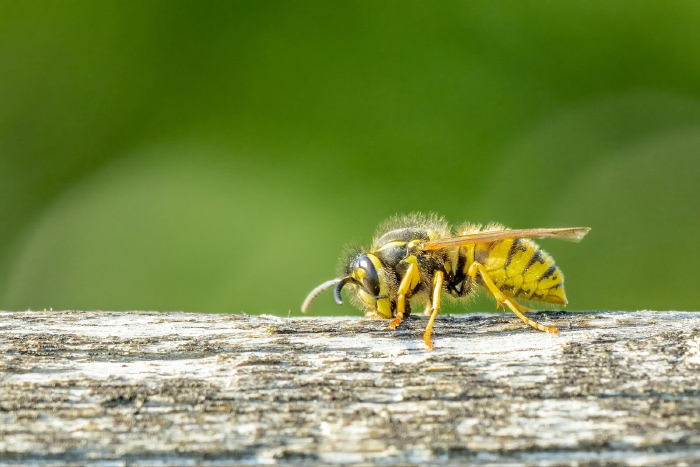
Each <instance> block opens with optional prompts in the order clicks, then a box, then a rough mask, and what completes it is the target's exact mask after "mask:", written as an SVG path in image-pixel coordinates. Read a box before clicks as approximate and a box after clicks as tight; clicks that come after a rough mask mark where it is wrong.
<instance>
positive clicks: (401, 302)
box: [389, 263, 418, 329]
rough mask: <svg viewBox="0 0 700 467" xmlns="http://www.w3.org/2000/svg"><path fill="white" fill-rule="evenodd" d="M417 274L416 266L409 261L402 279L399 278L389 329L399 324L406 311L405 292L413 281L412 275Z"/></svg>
mask: <svg viewBox="0 0 700 467" xmlns="http://www.w3.org/2000/svg"><path fill="white" fill-rule="evenodd" d="M417 274H418V267H417V266H416V265H415V264H413V263H411V264H410V265H409V266H408V270H407V271H406V275H405V276H403V279H401V284H399V294H398V297H396V317H395V318H394V320H393V321H392V322H391V324H389V329H396V326H398V325H399V324H401V321H402V320H403V314H404V312H405V311H406V294H407V293H408V291H409V290H410V289H411V283H412V282H413V281H414V277H413V276H414V275H417ZM417 283H418V280H416V284H417ZM414 287H415V286H414Z"/></svg>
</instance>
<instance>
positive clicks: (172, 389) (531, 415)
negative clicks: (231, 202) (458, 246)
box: [0, 311, 700, 466]
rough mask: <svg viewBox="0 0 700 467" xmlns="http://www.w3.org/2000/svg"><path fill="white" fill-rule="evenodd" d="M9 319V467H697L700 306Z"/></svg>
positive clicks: (1, 430) (5, 423)
mask: <svg viewBox="0 0 700 467" xmlns="http://www.w3.org/2000/svg"><path fill="white" fill-rule="evenodd" d="M533 317H534V318H535V319H537V320H538V321H541V322H543V323H546V324H548V325H556V326H559V327H560V330H561V333H560V334H559V335H549V334H545V333H540V332H536V331H533V330H531V329H528V328H526V327H525V326H524V325H523V323H522V322H520V320H518V319H517V318H516V317H514V316H511V315H510V314H492V315H460V316H441V317H439V318H438V320H437V321H436V326H435V331H434V341H435V345H436V350H435V351H433V352H429V351H426V350H425V347H424V345H423V343H422V341H421V337H422V332H423V330H424V328H425V325H426V323H427V319H426V318H422V317H420V318H418V317H415V318H414V317H412V318H410V319H408V320H406V322H405V323H403V324H402V325H401V327H400V328H399V329H398V330H397V331H388V330H387V329H386V323H384V322H380V321H372V320H365V319H357V318H298V319H296V318H293V319H281V318H276V317H270V316H241V315H204V314H184V313H145V312H130V313H111V312H77V311H51V312H22V313H8V312H3V313H0V464H3V465H6V464H18V463H32V464H35V465H37V464H38V465H44V464H64V463H75V464H81V465H142V464H149V465H152V464H158V465H162V464H197V465H214V464H216V465H221V464H259V463H272V464H282V465H302V464H303V465H314V464H316V465H328V464H346V463H364V464H370V465H371V464H381V465H421V466H423V465H433V464H436V463H437V464H442V465H462V464H464V463H467V462H468V463H471V464H477V465H491V464H497V465H502V464H509V465H510V464H512V465H523V464H524V465H544V466H547V465H579V466H582V465H601V464H602V465H650V464H657V465H677V464H679V463H683V462H685V463H686V464H687V465H693V464H697V463H700V371H699V370H700V314H698V313H681V312H635V313H623V312H591V313H580V314H579V313H563V312H555V313H534V314H533Z"/></svg>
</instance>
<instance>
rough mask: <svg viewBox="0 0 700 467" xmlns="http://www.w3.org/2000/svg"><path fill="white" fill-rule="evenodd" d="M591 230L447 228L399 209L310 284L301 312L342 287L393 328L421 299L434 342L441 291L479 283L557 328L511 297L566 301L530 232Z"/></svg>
mask: <svg viewBox="0 0 700 467" xmlns="http://www.w3.org/2000/svg"><path fill="white" fill-rule="evenodd" d="M589 230H590V229H589V228H588V227H570V228H555V229H524V230H510V229H507V228H505V227H503V226H502V225H499V224H489V225H487V226H486V227H483V228H482V226H481V225H475V224H470V223H466V224H464V225H462V226H460V227H459V228H457V229H452V228H451V227H450V226H449V225H448V223H447V222H446V221H445V220H444V219H443V218H442V217H439V216H437V215H435V214H430V215H424V214H420V213H414V214H411V215H408V216H397V217H394V218H392V219H389V220H388V221H386V222H384V223H383V224H381V225H380V227H379V228H378V229H377V233H376V234H375V236H374V241H373V242H372V246H371V247H370V248H369V249H365V248H352V249H350V250H349V251H348V253H347V254H346V255H345V257H344V260H343V261H342V272H341V274H340V277H338V278H336V279H333V280H330V281H327V282H324V283H323V284H321V285H319V286H318V287H316V288H315V289H313V290H312V291H311V292H310V293H309V295H308V296H307V297H306V300H304V303H303V304H302V306H301V310H302V312H304V313H306V312H307V311H308V309H309V307H310V306H311V302H312V301H313V300H314V299H315V298H316V297H317V296H318V295H319V294H320V293H321V292H323V291H324V290H327V289H330V288H331V287H333V288H334V298H335V301H336V303H337V304H338V305H342V304H343V299H342V296H341V291H342V290H343V289H344V288H345V289H346V290H348V291H349V292H350V296H351V300H352V302H353V303H354V304H355V305H356V306H357V307H358V308H360V309H362V310H363V311H364V313H365V316H366V317H369V318H380V319H386V320H391V323H390V325H389V328H390V329H395V328H396V327H397V326H398V325H399V324H400V323H401V321H402V320H403V319H404V318H405V317H407V316H409V314H410V313H411V307H412V305H414V306H415V305H419V304H421V303H425V304H426V306H425V310H424V314H425V315H428V316H430V318H429V320H428V325H427V328H426V330H425V334H424V336H423V340H424V342H425V344H426V346H427V347H428V348H429V349H432V348H433V342H432V340H431V334H432V330H433V324H434V323H435V317H436V316H437V314H438V311H439V310H440V303H441V300H442V296H443V294H447V295H448V296H450V297H454V298H456V299H462V298H466V297H469V296H471V295H473V294H474V293H475V292H476V291H477V290H479V289H485V290H486V291H488V292H489V293H491V294H492V295H493V297H494V298H495V299H496V305H497V308H500V307H501V306H503V309H504V310H505V307H506V306H507V307H508V308H509V309H510V310H511V311H512V312H513V313H515V314H516V315H517V316H518V318H520V319H521V320H523V322H525V323H526V324H528V325H529V326H532V327H533V328H535V329H538V330H540V331H545V332H549V333H557V332H559V330H558V329H557V328H556V327H553V326H544V325H542V324H540V323H538V322H536V321H534V320H532V319H530V318H528V317H527V316H525V315H524V313H527V312H529V311H532V310H530V309H529V308H526V307H524V306H523V305H521V304H519V303H518V302H517V301H516V299H522V300H527V301H532V302H542V303H550V304H555V305H566V304H567V300H566V294H565V293H564V275H563V274H562V272H561V271H560V270H559V268H558V267H557V266H556V265H555V264H554V260H553V259H552V257H551V256H549V255H548V254H547V253H545V252H544V251H543V250H541V249H540V248H539V246H537V244H536V243H535V242H534V241H533V240H532V239H539V238H555V239H560V240H569V241H574V242H578V241H580V240H581V239H582V238H583V237H584V235H586V233H588V231H589Z"/></svg>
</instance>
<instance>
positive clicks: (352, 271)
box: [335, 253, 393, 318]
mask: <svg viewBox="0 0 700 467" xmlns="http://www.w3.org/2000/svg"><path fill="white" fill-rule="evenodd" d="M346 272H347V274H348V275H347V277H345V278H343V279H342V280H341V281H340V282H338V284H336V286H335V301H336V302H337V303H339V304H340V303H343V302H342V298H341V296H340V291H341V290H342V289H343V287H345V285H349V286H350V288H351V290H352V291H353V292H354V293H355V295H356V297H357V298H358V299H359V301H360V302H361V303H362V305H364V307H365V308H369V309H370V310H372V311H375V312H376V313H377V314H378V315H380V316H382V317H384V318H391V317H393V310H392V304H391V299H390V297H389V295H390V292H389V288H390V287H389V284H390V283H391V282H392V277H393V276H392V275H391V273H390V272H388V270H387V269H386V268H385V267H384V266H383V265H382V262H381V261H380V260H379V258H377V257H376V256H375V255H373V254H371V253H360V254H358V255H356V256H354V257H352V258H351V259H350V262H349V264H348V266H347V268H346Z"/></svg>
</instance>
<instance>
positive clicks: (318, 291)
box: [301, 277, 343, 313]
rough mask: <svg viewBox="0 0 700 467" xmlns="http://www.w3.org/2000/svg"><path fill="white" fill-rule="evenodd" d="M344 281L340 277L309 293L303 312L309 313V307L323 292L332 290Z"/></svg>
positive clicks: (302, 306)
mask: <svg viewBox="0 0 700 467" xmlns="http://www.w3.org/2000/svg"><path fill="white" fill-rule="evenodd" d="M342 280H343V279H342V278H341V277H338V278H336V279H333V280H330V281H326V282H324V283H323V284H321V285H319V286H318V287H316V288H315V289H313V290H312V291H311V292H309V295H307V296H306V300H304V303H302V304H301V312H302V313H306V312H307V311H309V307H310V306H311V302H313V301H314V298H316V297H318V296H319V295H320V294H321V292H323V291H324V290H326V289H330V288H331V287H333V286H334V285H335V284H337V283H339V282H341V281H342Z"/></svg>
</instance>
